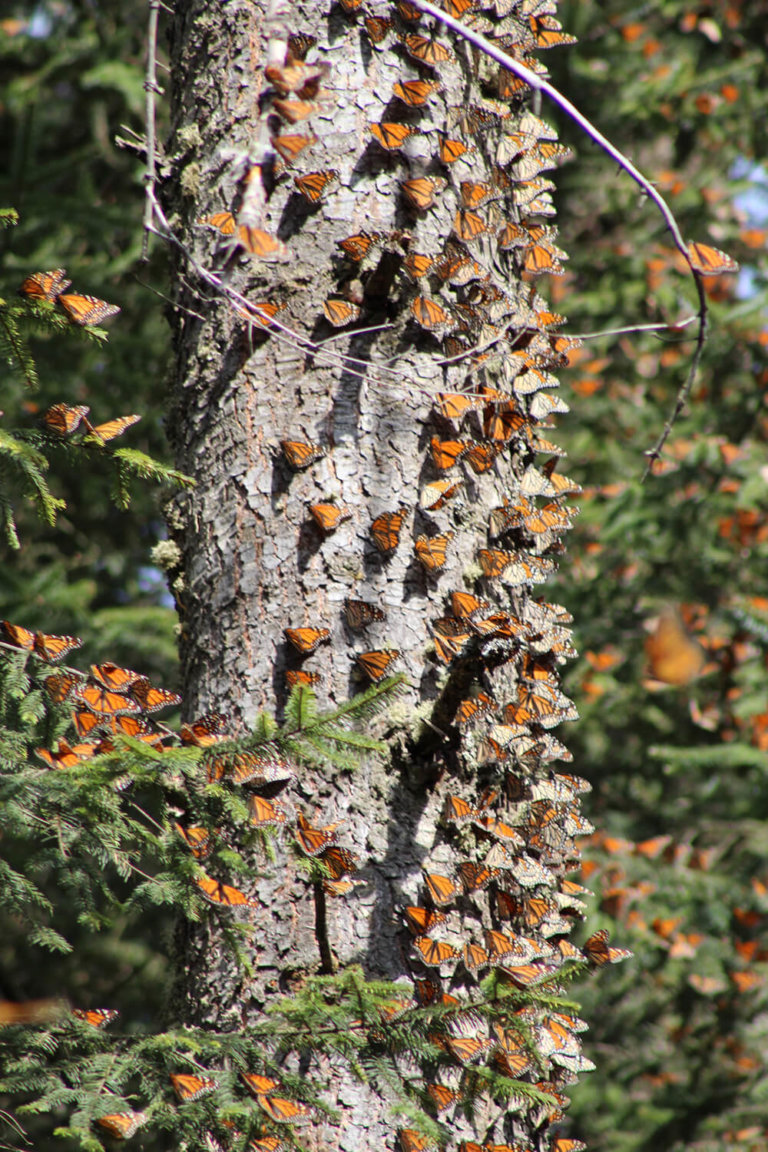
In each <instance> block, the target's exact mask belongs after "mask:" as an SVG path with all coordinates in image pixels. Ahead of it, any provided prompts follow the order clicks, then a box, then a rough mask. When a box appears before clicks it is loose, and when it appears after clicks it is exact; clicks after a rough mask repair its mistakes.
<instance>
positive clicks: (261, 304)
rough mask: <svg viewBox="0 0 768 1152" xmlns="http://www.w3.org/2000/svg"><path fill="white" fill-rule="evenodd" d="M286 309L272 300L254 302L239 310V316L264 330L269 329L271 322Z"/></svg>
mask: <svg viewBox="0 0 768 1152" xmlns="http://www.w3.org/2000/svg"><path fill="white" fill-rule="evenodd" d="M284 308H285V304H282V303H277V304H275V303H274V302H273V301H272V300H254V301H253V302H252V303H249V304H248V305H247V307H245V308H241V309H238V316H242V317H243V319H244V320H247V321H248V323H249V324H258V325H260V326H261V327H262V328H269V327H270V321H271V320H273V319H274V317H275V316H277V314H278V312H282V311H283V309H284Z"/></svg>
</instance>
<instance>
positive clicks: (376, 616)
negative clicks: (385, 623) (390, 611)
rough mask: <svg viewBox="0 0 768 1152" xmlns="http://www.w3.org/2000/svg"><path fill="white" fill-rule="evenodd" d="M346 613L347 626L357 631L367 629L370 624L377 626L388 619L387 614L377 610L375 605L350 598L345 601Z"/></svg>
mask: <svg viewBox="0 0 768 1152" xmlns="http://www.w3.org/2000/svg"><path fill="white" fill-rule="evenodd" d="M344 613H345V615H346V617H347V624H349V626H350V628H356V629H359V628H366V627H367V626H368V625H369V624H376V623H378V622H379V621H380V620H386V618H387V614H386V612H383V611H382V609H381V608H377V607H376V605H375V604H368V603H367V602H366V601H365V600H351V599H350V598H349V597H347V598H346V600H345V601H344Z"/></svg>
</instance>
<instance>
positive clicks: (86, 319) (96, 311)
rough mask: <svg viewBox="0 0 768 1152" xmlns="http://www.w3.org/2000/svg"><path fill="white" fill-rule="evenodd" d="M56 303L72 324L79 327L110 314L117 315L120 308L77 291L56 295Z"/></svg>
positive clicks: (98, 321)
mask: <svg viewBox="0 0 768 1152" xmlns="http://www.w3.org/2000/svg"><path fill="white" fill-rule="evenodd" d="M56 303H57V304H58V305H59V307H60V308H61V309H62V310H63V312H64V313H65V315H66V317H67V319H68V320H69V321H70V323H72V324H77V325H79V326H80V327H81V328H85V327H88V325H91V324H99V323H100V322H101V321H102V320H108V319H109V318H110V316H117V314H118V312H119V311H120V309H119V308H118V307H117V305H116V304H108V303H107V302H106V300H99V299H98V298H97V297H96V296H84V295H82V294H81V293H79V292H72V293H68V294H67V293H65V294H63V295H60V296H57V297H56Z"/></svg>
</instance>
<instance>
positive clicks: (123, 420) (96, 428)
mask: <svg viewBox="0 0 768 1152" xmlns="http://www.w3.org/2000/svg"><path fill="white" fill-rule="evenodd" d="M139 420H141V416H118V417H117V418H116V419H115V420H107V422H106V423H105V424H96V425H94V424H89V423H88V421H87V420H85V425H86V427H87V429H88V435H89V436H95V437H96V439H97V440H101V442H102V443H106V442H107V440H114V439H115V437H116V436H122V434H123V432H125V430H126V429H127V428H131V427H133V425H134V424H138V422H139Z"/></svg>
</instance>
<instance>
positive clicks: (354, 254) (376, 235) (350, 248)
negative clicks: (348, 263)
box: [337, 232, 382, 264]
mask: <svg viewBox="0 0 768 1152" xmlns="http://www.w3.org/2000/svg"><path fill="white" fill-rule="evenodd" d="M381 240H382V233H381V232H358V233H357V234H356V235H355V236H347V237H346V239H344V240H338V241H337V244H338V245H339V247H340V248H341V250H342V252H344V253H345V255H347V256H349V258H350V260H354V261H355V263H358V264H359V263H360V261H361V260H364V259H365V257H366V256H367V255H368V253H369V252H370V250H371V248H373V247H374V246H375V245H377V244H379V243H380V241H381Z"/></svg>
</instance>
